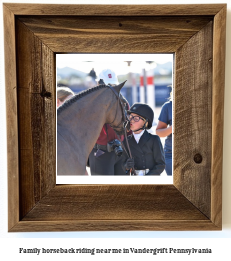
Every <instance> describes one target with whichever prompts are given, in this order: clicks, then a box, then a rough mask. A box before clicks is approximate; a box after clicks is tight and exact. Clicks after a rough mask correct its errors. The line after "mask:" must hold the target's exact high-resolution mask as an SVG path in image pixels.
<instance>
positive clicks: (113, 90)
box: [107, 85, 135, 175]
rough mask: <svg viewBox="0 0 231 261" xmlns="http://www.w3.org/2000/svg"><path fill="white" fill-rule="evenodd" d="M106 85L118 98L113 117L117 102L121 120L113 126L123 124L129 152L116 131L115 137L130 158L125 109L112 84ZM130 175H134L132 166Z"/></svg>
mask: <svg viewBox="0 0 231 261" xmlns="http://www.w3.org/2000/svg"><path fill="white" fill-rule="evenodd" d="M107 87H109V88H110V89H111V90H112V92H113V93H114V94H115V96H116V98H117V100H118V103H117V106H116V114H115V119H116V116H117V111H118V104H120V107H121V110H122V120H121V121H120V123H119V124H118V125H117V126H115V127H114V128H115V129H116V128H117V127H118V126H119V125H120V124H121V123H122V124H123V129H124V137H125V140H126V144H127V148H128V152H129V153H128V152H127V150H126V149H125V147H124V145H123V143H122V142H121V139H120V137H119V136H118V135H117V133H116V135H117V137H118V139H119V141H120V143H121V145H122V147H123V149H124V151H125V152H126V154H127V156H128V157H129V158H130V159H132V154H131V150H130V146H129V143H128V137H127V129H126V124H127V119H126V116H125V110H124V107H123V103H122V101H121V98H120V96H119V94H118V93H117V92H116V91H115V89H114V88H113V87H112V86H110V85H107ZM115 119H114V120H113V121H112V122H111V123H110V124H112V123H113V122H114V121H115ZM130 175H135V170H134V168H132V171H131V173H130Z"/></svg>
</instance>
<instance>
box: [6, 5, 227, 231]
mask: <svg viewBox="0 0 231 261" xmlns="http://www.w3.org/2000/svg"><path fill="white" fill-rule="evenodd" d="M225 7H226V5H168V6H163V5H162V6H161V5H160V6H155V5H152V6H123V9H121V6H113V9H112V8H111V6H103V7H102V6H93V5H92V6H89V5H85V6H84V5H82V6H79V5H30V4H29V5H26V4H4V26H5V55H6V88H7V110H8V112H7V113H8V114H7V115H8V116H7V121H8V122H7V124H8V127H9V126H10V128H8V159H9V163H8V166H9V172H8V175H9V178H8V180H9V195H11V196H9V231H12V232H13V231H15V232H19V231H21V232H22V231H74V230H81V231H93V230H94V231H95V230H104V231H106V230H220V229H221V163H222V157H221V155H222V154H220V152H221V151H222V144H221V141H220V139H222V135H221V133H222V131H223V125H222V124H220V123H221V122H223V104H222V105H221V104H220V103H222V102H223V89H224V37H225V30H224V26H225V12H226V8H225ZM109 8H110V9H111V11H109ZM148 9H149V10H148ZM78 14H79V15H78ZM106 14H107V15H106ZM112 14H113V15H112ZM15 15H29V16H28V17H25V16H20V17H19V16H15ZM37 15H38V16H40V17H38V16H37ZM46 15H49V17H46ZM63 15H66V16H69V17H65V16H63ZM76 15H78V17H73V16H76ZM92 15H93V16H95V23H94V19H92V18H91V17H90V16H92ZM156 15H157V16H158V17H156ZM197 15H198V17H195V16H197ZM51 16H52V17H51ZM81 16H83V17H81ZM99 16H101V17H99ZM106 16H107V17H106ZM116 16H117V17H116ZM133 16H136V18H137V19H135V20H134V17H133ZM144 16H146V17H144ZM150 16H153V17H150ZM166 16H169V17H166ZM172 16H175V18H173V17H172ZM205 16H206V17H205ZM207 16H209V17H207ZM211 16H212V17H211ZM214 17H215V18H214ZM15 19H16V20H15ZM207 19H208V20H207ZM136 20H137V21H138V22H137V23H136ZM119 21H122V22H119ZM73 22H75V23H73ZM118 22H119V23H121V24H122V26H119V28H118ZM14 24H16V28H14ZM73 24H74V26H73ZM110 26H111V27H110ZM15 35H16V37H17V40H16V44H15ZM106 36H108V39H106ZM120 36H121V39H123V43H122V44H121V39H119V37H120ZM105 39H106V40H105ZM118 39H119V40H118ZM130 41H131V42H130ZM168 41H169V43H166V42H168ZM119 42H120V44H119ZM161 42H162V43H161ZM69 44H70V46H68V45H69ZM103 44H104V51H103V52H104V53H107V52H115V53H119V52H121V53H123V52H124V53H126V52H128V50H129V52H131V50H132V52H134V53H138V52H140V53H147V52H152V53H155V52H160V51H161V52H175V53H176V60H175V63H176V64H175V68H176V70H175V73H176V80H175V86H174V87H175V101H176V102H175V108H174V115H175V119H174V120H175V129H174V134H175V144H176V147H175V151H174V161H175V163H174V168H175V169H174V185H66V186H60V185H59V186H56V185H55V112H56V110H55V104H56V100H55V89H56V86H55V52H62V53H65V52H69V51H71V52H74V51H76V50H78V51H79V52H83V53H84V52H89V53H92V52H96V50H98V52H100V51H101V50H102V48H103ZM161 44H162V46H161ZM76 45H78V46H77V47H75V46H76ZM212 46H213V48H212ZM15 50H16V53H17V55H16V54H15ZM15 55H16V57H15ZM9 61H10V62H9ZM213 67H214V68H216V70H217V71H216V72H215V70H214V69H213ZM16 75H17V85H16ZM219 83H221V84H219ZM15 86H17V87H16V88H15ZM14 88H15V89H17V92H16V90H15V91H14ZM219 88H221V89H222V90H221V89H219ZM219 94H221V95H219ZM219 124H220V125H219ZM17 126H18V127H17ZM11 127H12V129H11ZM215 128H217V130H215ZM218 134H219V135H218ZM218 137H219V140H218ZM18 151H19V155H20V158H18V157H19V156H18ZM217 151H218V152H219V153H218V154H216V153H217ZM195 154H200V155H201V156H202V162H201V163H200V164H199V163H195V161H194V156H195ZM197 159H198V158H197ZM18 162H19V163H20V166H18ZM18 173H20V175H19V178H18ZM18 188H20V190H18ZM19 201H20V204H19ZM19 210H20V217H19Z"/></svg>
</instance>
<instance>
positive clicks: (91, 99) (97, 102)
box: [58, 89, 111, 153]
mask: <svg viewBox="0 0 231 261" xmlns="http://www.w3.org/2000/svg"><path fill="white" fill-rule="evenodd" d="M102 91H103V89H102V90H98V91H96V92H93V93H90V94H87V95H86V96H85V97H82V98H81V99H79V100H77V101H76V102H74V103H73V104H72V105H71V106H70V107H69V108H66V110H65V112H63V115H61V116H62V117H60V119H58V124H59V126H61V129H62V130H61V132H62V136H64V138H65V139H66V140H67V141H68V142H69V143H71V144H72V145H74V144H76V145H78V147H80V148H81V149H82V150H86V153H88V152H89V150H91V149H92V148H93V146H94V143H95V142H96V140H97V139H98V137H99V134H100V131H101V130H102V127H103V125H104V123H105V122H106V113H107V109H108V107H109V104H110V103H111V96H110V95H108V96H110V97H105V95H103V94H101V93H102Z"/></svg>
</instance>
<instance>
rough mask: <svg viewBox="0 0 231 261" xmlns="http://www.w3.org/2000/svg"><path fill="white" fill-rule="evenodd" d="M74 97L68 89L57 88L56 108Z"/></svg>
mask: <svg viewBox="0 0 231 261" xmlns="http://www.w3.org/2000/svg"><path fill="white" fill-rule="evenodd" d="M72 96H74V92H73V91H72V90H71V89H70V88H68V87H58V88H57V108H58V107H59V106H61V105H62V104H63V103H64V102H65V101H66V100H69V99H70V98H71V97H72Z"/></svg>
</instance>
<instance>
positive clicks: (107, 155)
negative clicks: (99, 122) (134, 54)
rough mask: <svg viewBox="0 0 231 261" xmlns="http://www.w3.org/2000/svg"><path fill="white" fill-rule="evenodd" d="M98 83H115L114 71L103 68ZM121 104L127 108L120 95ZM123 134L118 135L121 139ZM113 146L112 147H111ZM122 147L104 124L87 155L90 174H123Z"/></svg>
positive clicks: (112, 132) (127, 105) (110, 128)
mask: <svg viewBox="0 0 231 261" xmlns="http://www.w3.org/2000/svg"><path fill="white" fill-rule="evenodd" d="M96 81H97V82H98V84H106V85H109V84H110V85H111V86H113V85H117V84H118V83H119V82H118V78H117V76H116V74H115V72H114V71H112V70H110V69H105V70H103V71H101V72H100V74H99V77H98V78H97V79H96ZM120 98H121V99H122V101H123V104H124V105H125V106H126V107H127V108H126V109H128V108H129V104H128V102H127V100H126V99H125V98H124V97H123V96H122V95H120ZM123 138H124V136H123V135H122V136H120V139H121V141H122V140H123ZM113 148H114V149H113ZM121 154H122V147H121V144H120V142H119V140H118V136H117V134H116V133H115V131H114V130H113V128H112V127H111V126H110V125H109V124H104V126H103V128H102V130H101V132H100V135H99V137H98V139H97V141H96V143H95V146H94V148H93V150H92V151H91V153H90V155H89V161H88V164H89V166H90V171H91V175H92V176H93V175H125V172H124V170H123V168H122V165H121V157H120V156H121Z"/></svg>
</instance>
